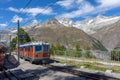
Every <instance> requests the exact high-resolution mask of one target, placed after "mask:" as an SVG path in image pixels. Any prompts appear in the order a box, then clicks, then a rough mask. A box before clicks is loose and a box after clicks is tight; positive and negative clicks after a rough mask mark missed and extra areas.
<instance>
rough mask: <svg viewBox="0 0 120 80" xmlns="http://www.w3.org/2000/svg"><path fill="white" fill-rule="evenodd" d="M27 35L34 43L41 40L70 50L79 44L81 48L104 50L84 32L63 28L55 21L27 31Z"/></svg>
mask: <svg viewBox="0 0 120 80" xmlns="http://www.w3.org/2000/svg"><path fill="white" fill-rule="evenodd" d="M28 33H29V34H30V35H31V36H33V37H34V38H35V40H36V41H40V40H42V41H45V42H49V43H51V44H61V45H64V46H65V47H67V48H70V49H73V48H74V47H75V45H76V44H79V45H80V46H81V48H88V47H89V48H91V49H94V50H106V49H105V47H104V46H103V45H102V44H101V43H100V42H99V41H98V40H96V39H95V38H93V37H91V36H89V35H87V34H86V33H85V32H84V31H82V30H80V29H77V28H75V27H65V26H64V25H62V24H61V23H59V21H58V20H57V19H51V20H47V21H46V22H45V23H43V24H41V25H39V26H37V27H36V28H32V29H31V30H29V31H28Z"/></svg>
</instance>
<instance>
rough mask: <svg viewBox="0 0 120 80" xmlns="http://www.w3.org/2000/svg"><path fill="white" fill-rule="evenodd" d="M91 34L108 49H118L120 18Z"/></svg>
mask: <svg viewBox="0 0 120 80" xmlns="http://www.w3.org/2000/svg"><path fill="white" fill-rule="evenodd" d="M93 36H94V37H95V38H96V39H98V40H100V41H101V42H102V43H103V44H104V46H105V47H106V48H108V49H109V50H112V49H117V48H119V49H120V20H119V21H117V22H116V23H114V24H112V25H109V26H105V27H104V28H102V29H100V30H99V31H98V32H97V33H95V34H93Z"/></svg>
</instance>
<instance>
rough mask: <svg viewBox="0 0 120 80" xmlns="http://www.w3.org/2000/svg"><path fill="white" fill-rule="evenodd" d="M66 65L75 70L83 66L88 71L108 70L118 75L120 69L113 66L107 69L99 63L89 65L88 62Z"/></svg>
mask: <svg viewBox="0 0 120 80" xmlns="http://www.w3.org/2000/svg"><path fill="white" fill-rule="evenodd" d="M59 61H60V63H62V64H64V63H65V62H64V61H62V60H59ZM67 65H69V66H74V67H76V68H80V66H85V68H88V69H90V70H97V71H103V72H105V71H106V70H107V69H110V70H112V71H113V72H114V73H120V67H119V66H114V67H110V68H108V67H107V66H106V65H103V64H99V63H89V62H84V63H77V62H74V61H69V62H67Z"/></svg>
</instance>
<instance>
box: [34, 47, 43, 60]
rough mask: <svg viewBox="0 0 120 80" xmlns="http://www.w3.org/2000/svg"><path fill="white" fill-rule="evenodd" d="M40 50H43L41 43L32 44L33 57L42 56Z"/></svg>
mask: <svg viewBox="0 0 120 80" xmlns="http://www.w3.org/2000/svg"><path fill="white" fill-rule="evenodd" d="M42 51H43V48H42V45H35V46H34V55H35V58H42V55H43V54H42Z"/></svg>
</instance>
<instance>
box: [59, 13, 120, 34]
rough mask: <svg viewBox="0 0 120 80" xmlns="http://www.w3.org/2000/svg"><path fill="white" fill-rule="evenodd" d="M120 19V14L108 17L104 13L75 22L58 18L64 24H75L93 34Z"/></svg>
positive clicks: (74, 25)
mask: <svg viewBox="0 0 120 80" xmlns="http://www.w3.org/2000/svg"><path fill="white" fill-rule="evenodd" d="M119 19H120V16H115V17H106V16H102V15H98V16H97V17H95V18H92V19H86V20H83V21H76V22H73V21H72V20H70V19H65V18H63V19H60V18H59V19H58V21H59V22H60V23H61V24H63V25H64V26H68V27H70V26H73V27H76V28H79V29H82V30H83V31H85V32H86V33H89V34H93V33H96V32H97V31H98V30H99V29H101V28H102V27H104V26H107V25H110V24H113V23H115V22H117V21H118V20H119Z"/></svg>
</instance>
